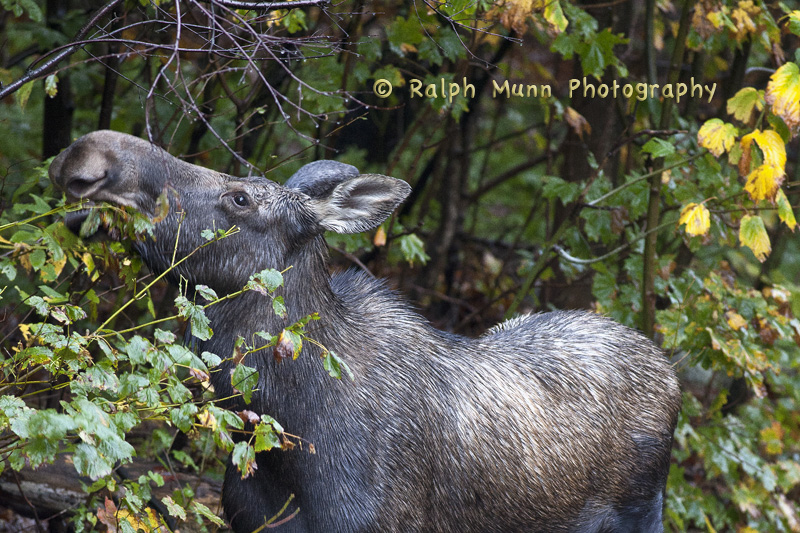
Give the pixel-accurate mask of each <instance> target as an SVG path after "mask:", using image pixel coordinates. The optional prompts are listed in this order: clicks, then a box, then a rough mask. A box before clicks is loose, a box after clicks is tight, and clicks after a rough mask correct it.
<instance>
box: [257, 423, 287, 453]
mask: <svg viewBox="0 0 800 533" xmlns="http://www.w3.org/2000/svg"><path fill="white" fill-rule="evenodd" d="M282 432H283V428H281V427H280V425H279V424H278V423H277V422H275V420H274V419H273V418H271V417H269V416H267V415H262V421H261V422H259V423H258V425H257V426H256V428H255V432H254V433H255V437H256V440H255V451H256V452H264V451H269V450H271V449H273V448H280V447H281V439H280V437H279V434H280V433H282Z"/></svg>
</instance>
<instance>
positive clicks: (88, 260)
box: [81, 252, 100, 281]
mask: <svg viewBox="0 0 800 533" xmlns="http://www.w3.org/2000/svg"><path fill="white" fill-rule="evenodd" d="M81 260H82V261H83V264H84V265H86V273H87V274H88V275H89V279H90V280H92V281H97V278H99V277H100V273H99V272H98V271H97V268H96V267H95V264H94V257H92V254H90V253H89V252H86V253H84V254H83V255H82V256H81Z"/></svg>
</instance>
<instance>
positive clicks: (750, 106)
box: [717, 87, 764, 124]
mask: <svg viewBox="0 0 800 533" xmlns="http://www.w3.org/2000/svg"><path fill="white" fill-rule="evenodd" d="M762 109H764V91H758V90H756V89H754V88H753V87H745V88H744V89H742V90H740V91H739V92H738V93H736V94H735V95H733V97H732V98H730V99H729V100H728V107H727V111H728V114H729V115H733V117H734V118H735V119H736V120H738V121H739V122H744V123H745V124H747V123H748V122H750V119H751V118H752V117H753V110H757V111H761V110H762ZM717 120H719V119H717Z"/></svg>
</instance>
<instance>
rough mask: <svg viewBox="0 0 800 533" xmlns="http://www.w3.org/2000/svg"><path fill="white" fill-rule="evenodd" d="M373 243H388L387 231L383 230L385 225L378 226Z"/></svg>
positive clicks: (376, 244) (379, 244)
mask: <svg viewBox="0 0 800 533" xmlns="http://www.w3.org/2000/svg"><path fill="white" fill-rule="evenodd" d="M372 244H374V245H375V246H385V245H386V232H385V231H384V230H383V226H378V231H376V232H375V237H374V238H373V239H372Z"/></svg>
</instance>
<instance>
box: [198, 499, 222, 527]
mask: <svg viewBox="0 0 800 533" xmlns="http://www.w3.org/2000/svg"><path fill="white" fill-rule="evenodd" d="M189 507H190V509H192V511H194V512H195V514H198V515H200V516H202V517H204V518H207V519H209V520H211V522H212V523H213V524H215V525H217V526H224V525H225V520H223V519H222V518H220V517H219V516H217V514H216V513H214V512H212V511H211V509H209V508H208V507H206V506H205V505H203V504H202V503H200V502H198V501H197V500H192V503H191V504H190V505H189Z"/></svg>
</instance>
